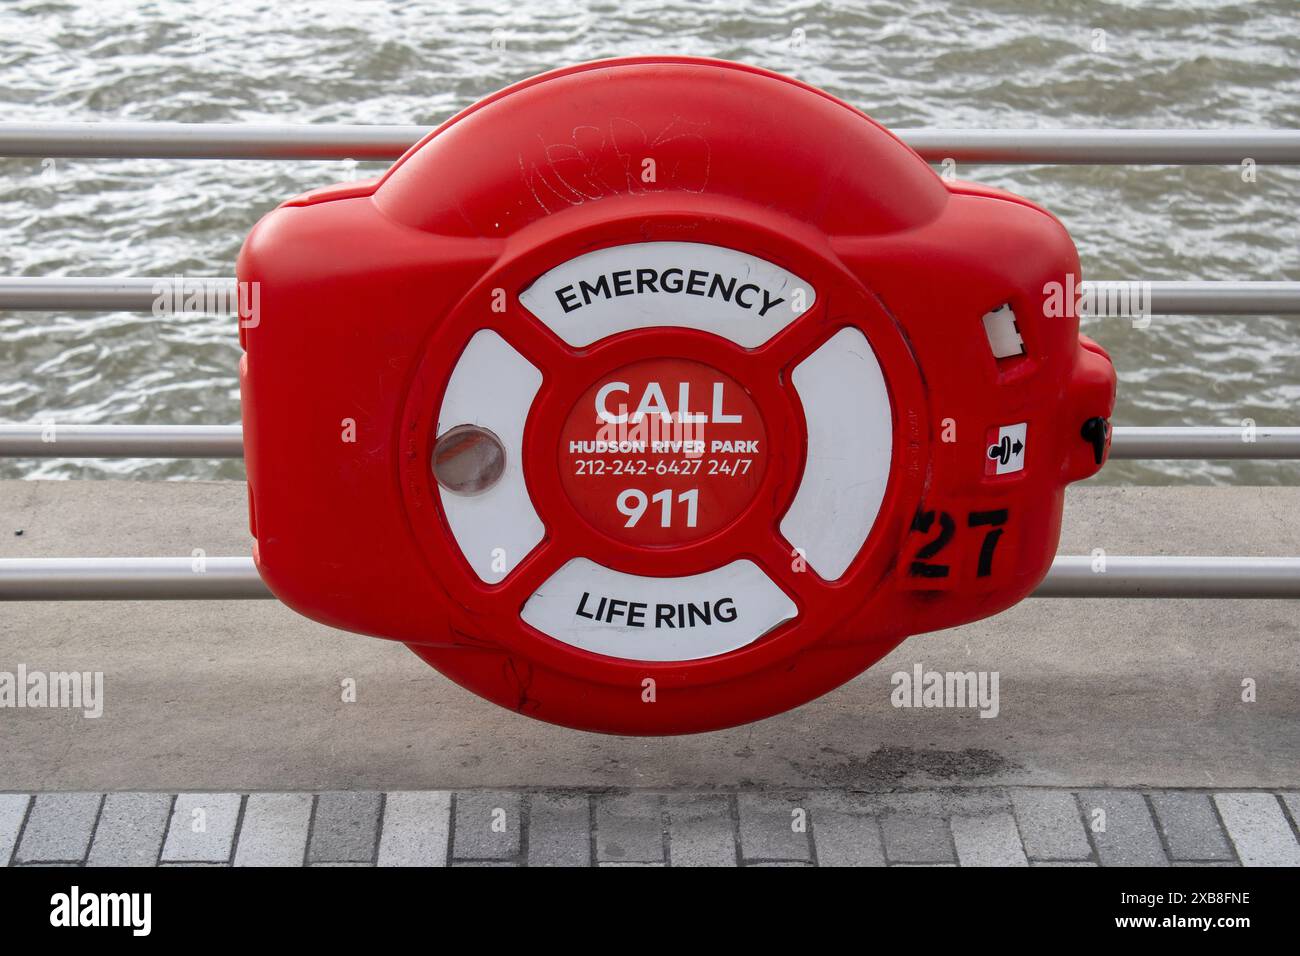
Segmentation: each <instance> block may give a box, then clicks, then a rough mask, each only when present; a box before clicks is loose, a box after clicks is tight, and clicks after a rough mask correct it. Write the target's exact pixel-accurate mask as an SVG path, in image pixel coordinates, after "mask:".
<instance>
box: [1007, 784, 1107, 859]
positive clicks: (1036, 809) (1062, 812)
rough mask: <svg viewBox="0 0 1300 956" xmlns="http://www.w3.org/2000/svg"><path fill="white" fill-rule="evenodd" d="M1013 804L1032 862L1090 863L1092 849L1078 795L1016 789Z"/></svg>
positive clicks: (1013, 792)
mask: <svg viewBox="0 0 1300 956" xmlns="http://www.w3.org/2000/svg"><path fill="white" fill-rule="evenodd" d="M1011 803H1012V806H1013V807H1014V808H1015V814H1016V823H1017V824H1018V828H1019V830H1020V836H1021V839H1022V840H1023V841H1024V847H1025V854H1026V855H1027V856H1028V857H1029V858H1030V859H1031V860H1088V859H1091V858H1092V846H1091V845H1090V844H1089V843H1088V834H1087V833H1086V832H1085V831H1084V828H1083V821H1082V820H1081V819H1080V818H1079V805H1078V804H1077V803H1075V802H1074V794H1072V793H1070V792H1069V791H1066V790H1013V791H1012V792H1011Z"/></svg>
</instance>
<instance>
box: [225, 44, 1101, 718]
mask: <svg viewBox="0 0 1300 956" xmlns="http://www.w3.org/2000/svg"><path fill="white" fill-rule="evenodd" d="M1078 272H1079V264H1078V259H1077V254H1076V252H1075V249H1074V246H1073V244H1072V242H1071V241H1070V237H1069V236H1068V234H1067V233H1066V230H1065V229H1064V227H1063V226H1062V225H1061V224H1060V222H1058V221H1057V220H1056V219H1055V218H1053V217H1052V216H1051V215H1050V214H1048V213H1047V212H1045V211H1044V210H1042V209H1040V208H1039V207H1037V206H1035V205H1033V204H1032V203H1030V202H1027V201H1025V200H1023V199H1021V198H1019V197H1016V196H1013V195H1009V194H1007V193H1003V192H999V191H997V190H993V189H988V188H983V187H979V186H975V185H971V184H967V183H960V182H945V181H944V180H942V179H941V178H940V177H939V176H937V175H936V174H935V173H934V172H933V171H932V170H931V169H930V167H929V166H928V165H927V164H926V163H925V162H924V161H923V160H922V159H921V158H920V157H919V156H917V155H916V153H914V152H913V151H912V150H911V149H909V148H908V147H907V146H906V145H905V144H903V143H902V142H901V141H900V140H898V139H897V138H896V137H894V136H893V135H892V134H891V133H889V132H888V131H887V130H885V129H884V128H882V127H881V126H879V125H878V124H876V123H874V122H873V121H871V120H870V119H868V118H867V117H866V116H864V115H863V114H862V113H860V112H858V111H857V110H855V109H853V108H852V107H850V106H848V105H846V104H845V103H843V102H841V101H839V100H837V99H835V98H833V97H831V96H829V95H827V94H825V93H823V92H820V91H818V90H816V89H813V88H812V87H809V86H807V85H805V84H803V83H799V82H796V81H794V80H791V79H788V78H786V77H782V76H779V75H776V74H773V73H770V72H767V71H764V70H759V69H755V68H752V67H747V66H740V65H737V64H732V63H725V62H720V61H712V60H697V59H686V58H638V59H629V60H614V61H605V62H598V63H592V64H587V65H584V66H577V67H573V68H570V69H564V70H559V71H556V72H553V73H548V74H546V75H544V76H540V77H537V78H534V79H531V80H527V81H525V82H522V83H519V84H517V85H515V86H512V87H510V88H509V89H506V90H504V91H502V92H500V93H497V94H495V95H493V96H490V97H488V98H487V99H485V100H484V101H482V102H481V103H479V104H477V105H475V106H473V107H471V108H470V109H467V110H465V111H464V112H463V113H461V114H459V115H458V116H456V117H454V118H453V119H451V120H449V121H447V122H446V123H444V124H443V125H442V126H441V127H439V128H438V129H437V130H435V131H434V132H433V133H431V134H430V135H429V136H428V137H426V138H425V139H424V140H423V141H421V142H420V143H419V144H417V145H416V146H415V147H413V148H412V149H411V150H410V151H409V152H408V153H406V155H405V156H403V157H402V158H401V159H400V160H398V162H397V163H396V164H395V165H394V166H393V167H392V168H391V169H390V170H389V171H388V172H387V173H386V174H385V175H384V176H383V177H382V178H381V179H379V180H378V181H376V182H370V183H359V184H349V185H344V186H339V187H334V188H331V189H325V190H321V191H318V192H315V193H309V194H307V195H305V196H302V197H299V198H297V199H294V200H291V201H289V202H287V203H285V204H284V205H283V206H281V207H280V208H278V209H276V210H275V211H274V212H272V213H271V214H269V215H268V216H266V217H265V218H264V219H263V220H262V221H261V222H260V223H259V224H258V225H257V227H256V228H255V229H254V230H253V232H252V234H251V235H250V236H249V238H248V240H247V242H246V243H245V245H244V248H243V251H242V252H241V254H240V258H239V266H238V277H239V279H240V280H241V281H244V282H256V283H259V284H260V288H259V294H260V313H259V320H258V322H257V324H256V326H255V327H249V328H244V329H242V330H241V341H242V342H243V343H244V348H245V355H244V356H243V360H242V365H241V384H242V392H243V409H244V435H245V455H246V461H247V468H248V482H249V492H250V510H251V518H252V531H253V535H254V537H255V539H256V545H255V556H256V560H257V566H258V568H259V570H260V573H261V574H262V576H263V578H264V579H265V580H266V582H267V584H268V585H269V586H270V588H271V589H272V591H273V592H274V593H275V594H276V595H277V596H278V597H279V598H280V599H281V600H282V601H284V603H286V604H288V605H289V606H291V607H293V608H295V609H296V610H298V611H300V612H301V613H303V614H305V615H307V616H309V617H311V618H314V619H316V620H318V621H322V622H324V623H326V624H329V625H332V626H334V627H340V628H345V629H348V630H352V631H359V632H363V633H367V634H373V635H377V636H381V637H386V638H391V639H394V640H399V641H403V642H405V643H407V644H408V645H410V647H411V648H412V650H414V651H415V653H417V654H418V655H420V657H422V658H423V659H424V660H426V661H427V662H429V663H430V664H432V665H433V666H434V667H436V668H438V670H440V671H441V672H442V673H444V674H446V675H447V676H448V677H450V678H451V679H452V680H455V681H456V682H458V683H460V684H461V685H463V686H465V687H467V688H469V689H470V690H472V691H474V692H475V693H477V694H480V695H482V696H484V697H486V698H488V699H489V700H492V701H495V702H497V703H498V704H501V705H502V706H505V707H509V708H511V709H513V710H517V711H518V712H520V713H523V714H527V715H529V716H531V717H537V718H540V719H542V720H548V721H552V722H555V723H558V724H564V725H567V726H570V727H578V728H584V729H588V730H596V731H605V732H610V733H621V734H670V733H685V732H693V731H703V730H711V729H715V728H720V727H726V726H730V725H734V724H739V723H743V722H746V721H751V720H755V719H758V718H761V717H765V716H768V715H770V714H774V713H777V712H780V711H782V710H785V709H787V708H790V707H794V706H797V705H799V704H801V703H804V702H806V701H808V700H811V699H812V698H815V697H817V696H818V695H820V694H823V693H825V692H826V691H828V690H830V689H831V688H833V687H835V686H837V685H839V684H841V683H843V682H844V681H846V680H848V679H850V678H852V677H853V676H855V675H856V674H858V673H859V672H861V671H862V670H863V669H864V668H866V667H868V666H870V665H871V664H872V663H874V662H875V661H877V660H879V659H880V658H881V657H883V656H884V655H885V654H886V653H888V652H889V651H890V650H891V649H892V648H893V647H895V646H896V645H897V644H898V643H899V642H900V641H901V640H903V639H904V638H905V637H907V636H908V635H912V634H916V633H919V632H923V631H929V630H934V629H937V628H946V627H952V626H954V625H957V624H962V623H964V622H968V621H972V620H975V619H978V618H981V617H985V616H988V615H990V614H994V613H996V612H998V611H1001V610H1002V609H1004V608H1007V607H1009V606H1011V605H1013V604H1015V603H1016V602H1018V601H1020V600H1021V599H1022V598H1024V597H1025V596H1026V595H1028V594H1029V593H1030V592H1031V591H1032V590H1033V589H1034V587H1035V586H1036V585H1037V584H1038V582H1039V581H1040V580H1041V579H1042V578H1043V576H1044V575H1045V573H1046V572H1047V569H1048V568H1049V566H1050V564H1051V561H1052V558H1053V555H1054V553H1055V550H1056V545H1057V540H1058V534H1059V528H1060V521H1061V504H1062V493H1063V488H1064V486H1065V485H1066V484H1067V483H1068V482H1071V481H1074V480H1077V479H1080V478H1084V477H1087V476H1088V475H1091V474H1093V473H1094V472H1095V471H1096V470H1097V469H1098V468H1099V467H1100V465H1101V463H1102V460H1103V458H1104V455H1105V452H1106V450H1107V446H1108V429H1107V426H1106V420H1107V419H1108V418H1109V416H1110V414H1111V410H1112V406H1113V401H1114V390H1115V373H1114V370H1113V368H1112V367H1111V364H1110V361H1109V360H1108V358H1107V357H1106V355H1105V353H1104V352H1103V351H1102V350H1101V349H1100V348H1098V347H1096V346H1095V345H1093V344H1092V343H1090V342H1088V341H1087V340H1086V339H1082V338H1081V337H1080V336H1079V334H1078V319H1077V316H1076V315H1075V314H1074V313H1073V311H1072V310H1070V309H1068V308H1067V309H1066V310H1064V311H1065V314H1063V315H1053V314H1051V312H1052V308H1051V307H1050V306H1051V301H1052V300H1053V299H1056V300H1059V290H1060V289H1062V288H1073V287H1074V286H1073V285H1072V284H1069V283H1073V282H1074V280H1075V279H1076V278H1077V276H1078ZM1067 305H1068V303H1067ZM246 324H250V323H246Z"/></svg>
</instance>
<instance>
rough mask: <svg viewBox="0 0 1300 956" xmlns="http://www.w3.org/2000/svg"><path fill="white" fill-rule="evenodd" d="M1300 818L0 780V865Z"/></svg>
mask: <svg viewBox="0 0 1300 956" xmlns="http://www.w3.org/2000/svg"><path fill="white" fill-rule="evenodd" d="M1298 816H1300V793H1297V792H1288V793H1280V794H1274V793H1268V792H1264V791H1247V792H1220V793H1208V792H1201V791H1193V790H1179V791H1154V792H1147V793H1143V792H1140V791H1136V790H1086V791H1080V792H1074V793H1072V792H1069V791H1065V790H1051V789H1015V790H1010V791H1007V790H1001V789H978V790H963V791H953V790H931V791H912V792H907V793H889V794H865V793H850V792H845V791H835V790H820V791H810V792H803V793H773V792H753V791H741V792H709V793H698V792H680V791H679V792H673V793H667V794H663V793H652V792H645V791H621V792H606V793H599V794H590V793H578V792H573V791H563V792H546V791H522V792H521V791H491V790H470V791H459V792H455V793H450V792H447V791H405V792H390V793H377V792H374V791H332V792H326V793H320V794H310V793H253V794H248V795H241V794H237V793H183V794H180V795H172V794H165V793H110V794H107V795H104V794H98V793H58V794H48V793H47V794H41V795H39V796H37V797H36V798H35V799H34V800H32V799H30V798H29V797H28V796H27V795H25V794H0V862H4V861H9V862H10V865H15V866H39V865H56V864H57V865H76V864H85V865H88V866H154V865H162V866H185V865H211V866H227V865H231V864H233V865H235V866H302V865H308V866H372V865H375V864H379V865H381V866H447V865H451V866H485V865H486V866H525V865H526V866H590V865H592V863H593V862H595V863H597V864H598V865H600V866H665V865H671V866H736V865H745V866H755V865H758V866H762V865H779V866H810V865H818V866H849V865H858V866H886V865H889V866H953V865H960V866H1027V865H1033V866H1097V865H1101V866H1168V865H1171V864H1172V865H1176V866H1300V843H1297V840H1296V829H1295V826H1296V820H1297V817H1298ZM15 847H16V852H13V851H14V850H15ZM11 852H12V858H11Z"/></svg>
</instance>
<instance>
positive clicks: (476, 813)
mask: <svg viewBox="0 0 1300 956" xmlns="http://www.w3.org/2000/svg"><path fill="white" fill-rule="evenodd" d="M520 806H521V802H520V798H519V794H517V793H507V792H504V791H503V792H497V791H491V790H471V791H463V792H460V793H457V794H456V827H455V840H454V843H453V849H452V852H453V853H454V854H455V857H456V859H457V860H507V859H513V858H514V857H517V856H518V855H519V845H520V836H519V817H520Z"/></svg>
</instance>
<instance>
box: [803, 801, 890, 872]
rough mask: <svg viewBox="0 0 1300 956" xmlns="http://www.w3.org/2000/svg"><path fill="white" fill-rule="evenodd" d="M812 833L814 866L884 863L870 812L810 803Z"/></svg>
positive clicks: (878, 834)
mask: <svg viewBox="0 0 1300 956" xmlns="http://www.w3.org/2000/svg"><path fill="white" fill-rule="evenodd" d="M812 833H813V843H814V844H816V846H817V865H818V866H884V865H885V845H884V841H883V840H882V839H881V837H880V823H879V822H878V821H877V819H876V818H875V817H874V816H872V815H871V814H868V813H862V812H855V811H854V810H853V809H850V808H848V807H847V806H842V807H836V808H832V807H824V806H816V805H814V809H813V826H812Z"/></svg>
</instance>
